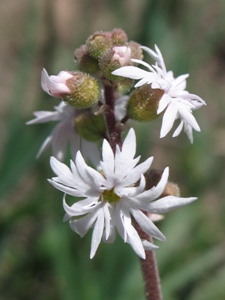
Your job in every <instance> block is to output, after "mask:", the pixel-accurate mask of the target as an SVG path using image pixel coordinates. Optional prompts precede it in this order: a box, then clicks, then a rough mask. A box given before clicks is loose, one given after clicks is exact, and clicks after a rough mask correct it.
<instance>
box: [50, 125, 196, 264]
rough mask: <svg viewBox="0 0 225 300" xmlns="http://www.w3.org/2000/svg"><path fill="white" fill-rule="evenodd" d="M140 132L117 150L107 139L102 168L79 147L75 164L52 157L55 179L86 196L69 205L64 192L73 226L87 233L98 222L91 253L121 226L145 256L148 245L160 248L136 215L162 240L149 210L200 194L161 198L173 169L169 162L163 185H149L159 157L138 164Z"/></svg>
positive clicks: (184, 201) (63, 188) (131, 133)
mask: <svg viewBox="0 0 225 300" xmlns="http://www.w3.org/2000/svg"><path fill="white" fill-rule="evenodd" d="M135 152H136V137H135V132H134V130H133V129H130V131H129V133H128V134H127V136H126V138H125V140H124V142H123V145H122V149H120V148H119V147H118V146H117V148H116V152H115V154H114V153H113V151H112V149H111V147H110V145H109V143H108V142H107V141H106V140H104V141H103V146H102V161H101V162H100V170H99V171H97V170H95V169H93V168H91V167H89V166H88V165H87V164H86V163H85V161H84V158H83V156H82V155H81V153H80V152H79V151H78V153H77V155H76V159H75V163H74V162H73V161H71V165H70V168H68V167H67V166H66V165H65V164H63V163H61V162H59V161H58V160H57V159H56V158H54V157H52V158H51V160H50V163H51V167H52V170H53V171H54V173H55V174H56V175H57V177H53V178H52V179H51V180H49V181H50V183H51V184H52V185H53V186H54V187H55V188H57V189H59V190H60V191H62V192H64V193H65V194H68V195H71V196H74V197H81V198H83V200H80V201H77V202H75V203H74V204H73V205H72V206H69V205H68V204H67V203H66V201H65V196H64V198H63V206H64V209H65V211H66V215H65V217H64V220H65V221H68V220H69V223H70V226H71V229H72V230H74V231H75V232H76V233H78V234H79V235H80V236H81V237H83V236H84V235H85V234H86V233H87V231H88V230H89V229H90V228H92V227H93V234H92V241H91V253H90V258H93V257H94V255H95V253H96V251H97V248H98V246H99V244H100V242H101V240H103V241H104V242H106V243H112V242H113V241H114V239H115V230H116V229H117V231H118V233H119V235H120V236H121V237H122V239H123V240H124V242H126V243H129V244H130V245H131V247H132V248H133V250H134V251H135V252H136V253H137V254H138V255H139V256H140V257H141V258H143V259H144V258H145V250H154V249H156V248H158V247H157V246H155V245H154V244H152V243H150V242H149V241H146V240H144V241H143V240H141V239H140V237H139V235H138V233H137V231H136V229H135V228H134V226H133V224H132V220H133V219H134V220H135V221H136V222H137V223H138V224H139V226H140V227H141V228H142V230H143V231H144V232H146V233H147V234H149V235H150V236H152V237H155V238H157V239H159V240H161V241H165V237H164V235H163V234H162V233H161V232H160V231H159V229H158V228H157V227H156V226H155V225H154V224H153V222H152V221H151V220H150V218H148V217H147V216H146V215H145V213H144V212H146V213H152V214H163V213H165V212H167V211H170V210H171V209H174V208H175V207H179V206H182V205H185V204H187V203H190V202H192V201H194V200H196V198H193V197H191V198H180V197H174V196H167V197H164V198H161V199H159V197H160V195H161V194H162V192H163V191H164V188H165V186H166V183H167V180H168V175H169V170H168V168H166V169H165V170H164V172H163V174H162V177H161V180H160V181H159V183H158V184H157V186H154V187H152V188H151V189H149V190H145V177H144V175H143V174H144V173H145V172H146V171H147V170H148V169H149V167H150V165H151V163H152V160H153V158H152V157H151V158H149V159H147V160H146V161H145V162H143V163H141V164H139V165H137V163H138V162H139V160H140V157H137V158H134V156H135Z"/></svg>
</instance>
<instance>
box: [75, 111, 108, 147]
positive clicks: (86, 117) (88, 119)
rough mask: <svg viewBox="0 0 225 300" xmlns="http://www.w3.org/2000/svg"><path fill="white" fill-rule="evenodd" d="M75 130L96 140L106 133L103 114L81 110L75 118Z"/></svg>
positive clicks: (84, 136) (85, 136)
mask: <svg viewBox="0 0 225 300" xmlns="http://www.w3.org/2000/svg"><path fill="white" fill-rule="evenodd" d="M74 128H75V131H76V132H77V133H78V134H79V135H80V136H81V137H82V138H84V139H86V140H87V141H90V142H95V141H97V140H99V139H101V138H103V137H104V136H105V134H106V127H105V120H104V116H103V114H97V115H94V114H92V113H91V112H90V111H89V110H86V111H84V112H83V111H81V113H80V114H79V115H78V116H76V118H75V119H74Z"/></svg>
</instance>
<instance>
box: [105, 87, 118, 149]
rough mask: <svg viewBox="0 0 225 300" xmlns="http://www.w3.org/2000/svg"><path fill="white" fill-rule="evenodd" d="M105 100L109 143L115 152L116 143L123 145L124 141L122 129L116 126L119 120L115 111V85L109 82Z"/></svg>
mask: <svg viewBox="0 0 225 300" xmlns="http://www.w3.org/2000/svg"><path fill="white" fill-rule="evenodd" d="M105 102H106V107H105V110H104V113H105V119H106V125H107V129H108V134H109V143H110V145H111V147H112V149H113V152H115V150H116V145H119V147H121V145H122V142H121V135H120V130H118V127H117V126H116V124H117V122H116V117H115V112H114V102H115V97H114V87H113V85H112V84H109V83H107V84H105Z"/></svg>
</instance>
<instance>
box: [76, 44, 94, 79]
mask: <svg viewBox="0 0 225 300" xmlns="http://www.w3.org/2000/svg"><path fill="white" fill-rule="evenodd" d="M74 58H75V62H76V64H77V67H78V68H79V70H80V71H83V72H86V73H91V74H96V73H97V72H98V70H99V68H98V61H97V60H96V59H95V58H93V57H91V56H90V55H89V54H88V53H87V49H86V45H82V46H81V47H80V48H78V49H76V50H75V51H74Z"/></svg>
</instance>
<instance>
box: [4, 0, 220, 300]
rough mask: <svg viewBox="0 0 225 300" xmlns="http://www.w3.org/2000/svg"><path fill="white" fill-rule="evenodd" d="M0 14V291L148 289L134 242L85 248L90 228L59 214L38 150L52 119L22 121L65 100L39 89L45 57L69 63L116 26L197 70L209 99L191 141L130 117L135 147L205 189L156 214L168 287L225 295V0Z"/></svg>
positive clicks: (8, 295) (8, 0)
mask: <svg viewBox="0 0 225 300" xmlns="http://www.w3.org/2000/svg"><path fill="white" fill-rule="evenodd" d="M0 24H1V26H0V28H1V32H0V35H1V36H0V38H1V44H0V45H1V48H0V64H1V70H2V71H1V80H0V104H1V109H0V115H1V118H0V134H1V143H0V155H1V164H0V299H1V300H28V299H32V300H83V299H84V300H86V299H88V300H102V299H107V300H115V299H116V300H144V292H143V283H142V277H141V271H140V268H139V261H138V258H137V256H136V255H135V254H134V253H133V251H132V250H131V248H130V247H129V245H126V244H125V245H124V244H123V242H122V241H121V239H120V238H117V241H116V243H114V244H113V245H105V244H101V245H100V248H99V250H98V252H97V254H96V256H95V258H94V259H93V260H89V251H90V238H91V233H89V234H88V235H87V236H85V238H83V239H81V238H80V237H79V236H77V235H76V234H75V233H74V232H72V231H71V230H70V228H69V226H68V224H65V223H62V218H63V215H64V212H63V208H62V204H61V199H62V193H60V192H59V191H57V190H54V189H53V188H52V186H50V184H48V182H47V180H46V179H47V178H50V177H51V176H52V171H51V170H50V167H49V162H48V161H49V155H50V151H49V152H48V151H47V152H46V153H44V154H43V155H42V156H41V157H40V158H39V159H38V160H36V159H35V156H36V153H37V151H38V149H39V147H40V145H41V143H42V141H43V139H44V138H45V137H46V136H47V135H48V134H49V132H50V131H51V128H52V126H54V124H46V125H43V124H40V125H35V126H25V122H26V121H28V120H30V119H31V118H32V112H33V111H34V110H51V109H52V107H53V106H54V105H57V103H58V100H57V99H53V98H51V97H50V96H48V95H46V94H45V93H44V92H43V91H42V90H41V88H40V72H41V69H42V68H43V67H45V68H46V69H47V70H48V72H49V74H57V73H58V72H59V71H60V70H63V69H68V70H72V69H73V68H74V63H73V51H74V49H75V48H77V47H79V46H80V45H81V44H83V43H85V41H86V39H87V37H88V36H89V35H90V34H92V33H93V32H94V31H96V30H103V31H107V30H112V29H113V28H114V27H120V28H122V29H124V30H125V31H126V32H127V34H128V37H129V40H135V41H137V42H139V43H141V44H143V45H146V46H148V47H151V48H152V47H154V44H157V45H158V46H159V48H160V49H161V51H162V53H163V55H164V58H165V62H166V65H167V67H168V69H172V70H174V73H175V75H176V76H178V75H180V74H184V73H190V78H189V79H188V87H187V89H188V90H189V91H190V92H192V93H196V94H198V95H199V96H201V97H202V98H203V99H204V100H205V101H206V102H207V106H206V107H203V108H202V109H201V110H199V111H196V112H194V114H195V116H196V118H197V120H198V123H199V125H200V127H201V129H202V132H201V134H199V133H195V134H194V144H193V145H190V143H189V141H188V139H187V137H186V136H185V134H184V133H182V134H181V135H180V136H179V137H177V138H175V139H172V138H171V135H170V134H169V135H168V136H167V137H166V138H164V139H161V140H160V139H159V130H160V125H161V120H157V121H154V122H153V123H152V124H144V125H143V124H136V123H135V124H133V126H135V128H136V130H137V134H138V141H139V146H138V154H142V156H143V159H144V158H146V157H147V156H149V155H154V157H155V159H154V163H153V167H154V168H159V169H163V168H165V167H166V166H169V167H170V180H171V181H174V182H177V183H178V184H179V185H180V188H181V191H182V195H183V196H186V197H188V196H197V197H198V198H199V200H198V201H196V202H195V203H193V204H191V205H189V206H187V207H184V208H182V209H179V210H177V211H174V212H171V213H168V214H167V215H166V218H165V219H164V220H163V221H161V222H159V223H158V226H159V228H160V229H161V230H162V232H163V233H164V234H165V235H166V237H167V242H166V243H158V245H159V246H160V250H158V251H156V254H157V260H158V264H159V272H160V275H161V281H162V290H163V294H164V299H165V300H186V299H188V300H214V299H216V300H223V299H225V285H224V283H225V217H224V216H225V201H224V195H225V182H224V176H225V168H224V166H225V160H224V155H225V96H224V94H225V2H224V0H214V1H210V0H198V1H196V0H189V1H187V0H186V1H184V0H167V1H166V0H165V1H162V0H161V1H160V0H149V1H147V0H113V1H112V0H105V1H103V0H92V1H88V0H82V1H81V0H80V1H79V0H47V1H46V0H17V1H15V0H1V1H0ZM146 141H148V142H146Z"/></svg>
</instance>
